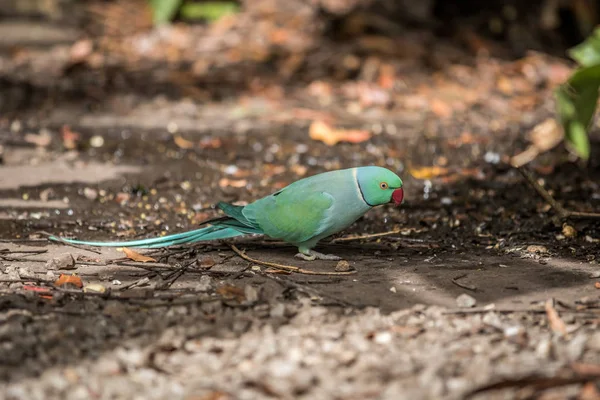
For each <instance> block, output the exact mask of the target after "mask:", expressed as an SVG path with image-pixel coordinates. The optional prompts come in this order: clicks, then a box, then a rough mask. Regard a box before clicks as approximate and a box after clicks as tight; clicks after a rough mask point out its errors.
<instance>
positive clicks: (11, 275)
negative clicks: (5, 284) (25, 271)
mask: <svg viewBox="0 0 600 400" xmlns="http://www.w3.org/2000/svg"><path fill="white" fill-rule="evenodd" d="M4 273H5V274H6V275H8V276H7V278H8V280H11V281H18V280H19V279H21V277H20V276H19V268H17V267H15V266H14V265H10V266H8V267H6V269H5V270H4Z"/></svg>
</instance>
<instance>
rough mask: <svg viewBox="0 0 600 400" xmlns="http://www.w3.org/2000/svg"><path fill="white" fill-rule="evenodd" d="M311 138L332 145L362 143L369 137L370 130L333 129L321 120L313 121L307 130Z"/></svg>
mask: <svg viewBox="0 0 600 400" xmlns="http://www.w3.org/2000/svg"><path fill="white" fill-rule="evenodd" d="M308 133H309V136H310V138H311V139H313V140H318V141H321V142H323V143H325V144H326V145H327V146H334V145H336V144H337V143H339V142H349V143H362V142H364V141H367V140H369V139H370V138H371V132H369V131H367V130H360V129H335V128H333V127H331V126H330V125H328V124H326V123H325V122H323V121H313V122H312V123H311V124H310V128H309V130H308Z"/></svg>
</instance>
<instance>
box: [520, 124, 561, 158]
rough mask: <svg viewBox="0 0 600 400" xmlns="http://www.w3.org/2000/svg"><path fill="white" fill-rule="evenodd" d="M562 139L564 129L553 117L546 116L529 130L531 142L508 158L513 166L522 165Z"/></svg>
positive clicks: (556, 144) (551, 147)
mask: <svg viewBox="0 0 600 400" xmlns="http://www.w3.org/2000/svg"><path fill="white" fill-rule="evenodd" d="M563 139H564V131H563V129H562V127H561V126H560V124H559V123H558V121H557V120H556V119H555V118H548V119H546V120H544V121H543V122H541V123H539V124H537V125H536V126H535V127H534V128H533V129H532V130H531V131H530V132H529V140H530V141H531V144H530V145H529V147H528V148H527V149H525V151H523V152H521V153H519V154H517V155H515V156H513V157H512V158H511V160H510V162H511V164H512V165H513V166H515V167H517V168H518V167H522V166H523V165H525V164H528V163H530V162H531V161H533V160H535V158H536V157H537V156H538V155H539V154H540V153H544V152H546V151H548V150H551V149H553V148H554V147H556V146H558V145H559V144H560V143H561V142H562V141H563Z"/></svg>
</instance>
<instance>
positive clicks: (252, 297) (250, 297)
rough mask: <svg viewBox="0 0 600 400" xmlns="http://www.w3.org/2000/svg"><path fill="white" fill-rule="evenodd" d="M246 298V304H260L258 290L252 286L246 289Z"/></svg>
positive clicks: (247, 286)
mask: <svg viewBox="0 0 600 400" xmlns="http://www.w3.org/2000/svg"><path fill="white" fill-rule="evenodd" d="M244 297H245V298H246V301H245V302H244V303H246V304H254V303H256V302H258V289H256V288H255V287H254V286H252V285H246V286H245V287H244Z"/></svg>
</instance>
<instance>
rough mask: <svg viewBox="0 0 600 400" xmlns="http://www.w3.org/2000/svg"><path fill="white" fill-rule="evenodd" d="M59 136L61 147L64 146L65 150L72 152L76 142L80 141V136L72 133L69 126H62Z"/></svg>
mask: <svg viewBox="0 0 600 400" xmlns="http://www.w3.org/2000/svg"><path fill="white" fill-rule="evenodd" d="M61 135H62V140H63V146H65V148H66V149H69V150H73V149H74V148H75V147H77V141H78V140H79V139H80V135H79V133H77V132H73V131H72V130H71V127H70V126H69V125H63V127H62V129H61Z"/></svg>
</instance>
